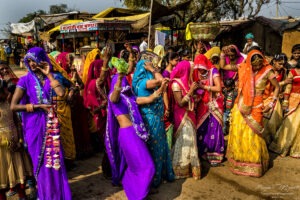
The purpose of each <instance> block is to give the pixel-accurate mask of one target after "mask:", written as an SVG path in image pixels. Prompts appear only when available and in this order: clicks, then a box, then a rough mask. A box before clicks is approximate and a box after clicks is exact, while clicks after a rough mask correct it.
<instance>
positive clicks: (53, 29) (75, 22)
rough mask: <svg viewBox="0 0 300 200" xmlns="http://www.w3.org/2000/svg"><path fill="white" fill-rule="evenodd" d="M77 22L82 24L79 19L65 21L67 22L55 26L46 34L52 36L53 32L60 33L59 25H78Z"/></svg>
mask: <svg viewBox="0 0 300 200" xmlns="http://www.w3.org/2000/svg"><path fill="white" fill-rule="evenodd" d="M79 22H83V20H81V19H78V20H67V21H65V22H63V23H61V24H60V25H58V26H56V27H54V28H52V29H50V30H49V31H48V33H49V34H52V33H53V32H55V31H60V26H61V25H65V24H77V23H79Z"/></svg>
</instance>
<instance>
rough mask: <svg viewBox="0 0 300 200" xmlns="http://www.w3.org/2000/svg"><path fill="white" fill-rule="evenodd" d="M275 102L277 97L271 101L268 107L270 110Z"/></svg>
mask: <svg viewBox="0 0 300 200" xmlns="http://www.w3.org/2000/svg"><path fill="white" fill-rule="evenodd" d="M276 101H277V97H273V101H271V102H270V103H269V107H270V108H273V107H274V105H275V103H276Z"/></svg>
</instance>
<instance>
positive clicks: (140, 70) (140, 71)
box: [132, 60, 154, 96]
mask: <svg viewBox="0 0 300 200" xmlns="http://www.w3.org/2000/svg"><path fill="white" fill-rule="evenodd" d="M145 61H146V60H140V61H139V62H138V63H137V65H136V69H135V72H134V74H133V80H132V89H133V91H134V93H135V94H138V88H137V86H138V85H139V83H140V82H141V81H143V80H144V79H147V80H149V79H153V78H154V77H153V75H152V73H151V72H149V71H148V70H146V69H145V67H144V66H145ZM146 93H147V94H146ZM152 93H153V91H152V90H147V91H145V94H144V95H143V96H149V95H151V94H152Z"/></svg>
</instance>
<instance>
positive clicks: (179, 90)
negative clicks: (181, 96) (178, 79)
mask: <svg viewBox="0 0 300 200" xmlns="http://www.w3.org/2000/svg"><path fill="white" fill-rule="evenodd" d="M172 91H173V92H181V88H180V86H179V85H178V83H172Z"/></svg>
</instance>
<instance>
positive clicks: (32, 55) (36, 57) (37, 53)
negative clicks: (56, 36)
mask: <svg viewBox="0 0 300 200" xmlns="http://www.w3.org/2000/svg"><path fill="white" fill-rule="evenodd" d="M28 59H31V60H33V61H34V62H36V63H37V64H38V63H40V62H41V61H46V62H48V63H49V65H50V70H52V65H51V62H50V59H49V57H48V55H47V53H46V51H45V50H44V49H42V48H40V47H33V48H31V49H29V50H28V51H27V54H26V55H25V57H24V64H25V66H26V67H27V69H28V70H29V72H30V73H33V72H32V70H31V68H30V66H29V61H28ZM33 74H34V73H33Z"/></svg>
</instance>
